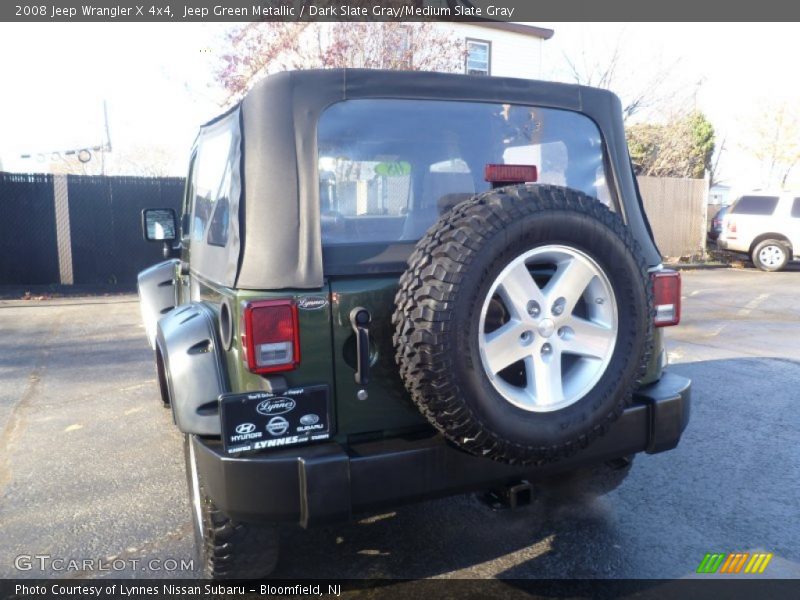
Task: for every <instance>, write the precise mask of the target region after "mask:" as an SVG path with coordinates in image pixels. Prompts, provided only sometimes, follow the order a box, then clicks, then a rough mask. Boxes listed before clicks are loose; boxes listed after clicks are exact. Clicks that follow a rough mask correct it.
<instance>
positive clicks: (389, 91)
mask: <svg viewBox="0 0 800 600" xmlns="http://www.w3.org/2000/svg"><path fill="white" fill-rule="evenodd" d="M143 221H144V229H145V237H146V238H147V239H150V240H165V241H171V240H172V239H174V238H175V237H176V232H177V233H178V234H179V239H178V240H177V242H178V244H177V245H176V246H174V247H169V251H170V252H172V251H175V252H178V251H179V252H180V258H175V259H173V260H168V261H167V262H164V263H161V264H159V265H156V266H154V267H152V268H150V269H148V270H146V271H144V272H142V273H141V274H140V275H139V294H140V297H141V306H142V313H143V317H144V322H145V326H146V329H147V334H148V336H149V339H150V343H151V344H152V345H153V347H154V349H155V360H156V367H157V372H158V380H159V383H160V387H161V399H162V401H163V403H164V404H165V405H167V406H170V407H171V410H172V414H173V417H174V421H175V424H176V425H177V427H178V428H179V429H180V430H181V431H182V432H183V433H185V434H186V435H185V440H186V441H185V454H186V469H187V476H188V480H189V487H190V493H191V498H192V505H193V510H194V523H195V532H196V536H197V546H198V551H199V552H200V554H201V564H202V566H203V568H204V570H205V574H206V575H209V576H212V577H246V578H250V577H259V576H263V575H266V574H268V573H269V572H270V571H271V570H272V569H273V567H274V565H275V562H276V560H277V537H276V534H275V526H274V525H275V523H278V522H286V521H290V522H292V521H293V522H296V523H299V524H300V525H301V526H303V527H311V526H314V525H317V524H324V523H330V522H335V521H340V520H346V519H348V518H350V516H351V515H352V514H353V513H356V512H359V511H366V510H371V509H374V508H377V507H385V506H387V505H393V504H399V503H403V502H409V501H414V500H419V499H422V498H428V497H434V496H443V495H447V494H456V493H461V492H466V491H470V490H483V489H490V488H499V489H505V490H506V491H507V492H508V493H510V494H512V495H513V494H514V493H517V492H519V491H520V490H523V491H526V492H527V493H530V490H529V489H528V486H529V485H531V484H533V485H536V484H537V482H544V483H552V482H553V481H554V480H555V481H557V480H559V479H562V480H563V478H566V477H571V478H574V477H576V476H586V477H593V478H595V479H596V480H597V482H598V484H599V488H600V490H601V491H607V490H608V489H611V488H612V487H614V486H616V485H618V484H619V482H620V481H621V480H622V478H623V477H624V475H625V474H626V473H627V471H628V468H629V465H630V461H631V458H632V456H633V455H634V454H635V453H637V452H641V451H644V452H648V453H654V452H661V451H664V450H669V449H671V448H673V447H675V445H676V444H677V443H678V440H679V438H680V436H681V433H682V431H683V430H684V428H685V427H686V424H687V421H688V418H689V401H690V400H689V388H690V382H689V381H688V380H686V379H684V378H682V377H678V376H676V375H673V374H669V373H667V372H665V371H663V366H664V364H665V362H666V361H665V352H664V345H663V341H662V333H661V329H659V328H660V327H662V326H665V325H675V324H677V323H678V320H679V317H680V278H679V275H678V274H677V273H675V272H672V271H666V270H664V269H663V268H662V266H661V258H660V255H659V253H658V250H657V249H656V246H655V244H654V242H653V237H652V234H651V232H650V229H649V226H648V223H647V220H646V218H645V215H644V213H643V210H642V203H641V201H640V197H639V194H638V190H637V187H636V182H635V179H634V177H633V174H632V171H631V166H630V160H629V157H628V151H627V147H626V145H625V136H624V132H623V127H622V118H621V110H620V103H619V101H618V99H617V98H616V96H614V95H613V94H611V93H609V92H606V91H602V90H597V89H591V88H586V87H579V86H573V85H562V84H556V83H542V82H536V81H525V80H516V79H503V78H480V77H469V76H461V75H444V74H433V73H399V72H381V71H363V70H328V71H305V72H293V73H283V74H279V75H275V76H271V77H269V78H267V79H266V80H264V81H263V82H261V83H260V84H259V85H258V86H257V87H256V88H255V89H253V90H252V91H251V92H250V93H249V94H248V95H247V97H246V98H245V99H244V100H243V101H242V102H241V103H240V104H239V105H237V106H236V107H235V108H233V109H232V110H231V111H229V112H227V113H226V114H224V115H222V116H220V117H219V118H217V119H215V120H214V121H212V122H210V123H208V124H207V125H205V126H204V127H203V128H202V129H201V131H200V134H199V136H198V138H197V142H196V144H195V147H194V150H193V153H192V159H191V167H190V171H189V179H188V182H187V185H186V194H185V198H184V201H183V216H182V219H181V220H180V223H179V224H178V223H176V222H175V217H174V213H173V212H172V211H171V210H168V209H167V210H164V209H154V210H147V211H145V212H144V214H143ZM512 500H513V498H512Z"/></svg>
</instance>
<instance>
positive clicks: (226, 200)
mask: <svg viewBox="0 0 800 600" xmlns="http://www.w3.org/2000/svg"><path fill="white" fill-rule="evenodd" d="M231 142H232V135H231V132H230V131H229V130H220V131H218V132H217V133H216V134H215V135H213V136H207V137H205V138H204V139H203V141H202V143H201V144H200V147H199V148H198V151H197V159H196V164H195V176H194V194H195V200H194V209H193V211H192V224H191V231H192V234H191V237H192V240H194V241H198V242H199V241H203V240H205V241H206V243H208V244H211V245H212V246H224V245H225V244H226V243H227V242H228V221H229V219H230V193H231V173H232V169H233V165H232V164H231V159H230V154H231Z"/></svg>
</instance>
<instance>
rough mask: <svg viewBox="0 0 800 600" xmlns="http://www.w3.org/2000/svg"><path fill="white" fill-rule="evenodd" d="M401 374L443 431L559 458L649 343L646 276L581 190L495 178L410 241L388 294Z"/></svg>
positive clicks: (509, 451)
mask: <svg viewBox="0 0 800 600" xmlns="http://www.w3.org/2000/svg"><path fill="white" fill-rule="evenodd" d="M395 302H396V310H395V313H394V316H393V324H394V325H395V334H394V344H395V348H396V351H397V352H396V360H397V363H398V365H399V367H400V374H401V377H402V379H403V381H404V383H405V385H406V387H407V389H408V390H409V393H410V394H411V397H412V398H413V400H414V402H415V403H416V405H417V406H418V408H419V410H420V411H421V412H422V414H423V415H425V417H426V418H427V419H428V420H429V421H430V422H431V423H432V424H433V425H434V426H435V427H436V428H437V429H438V430H439V431H440V432H441V433H442V434H443V435H444V436H445V437H446V438H447V439H448V440H450V441H451V442H453V443H454V444H456V445H457V446H459V447H460V448H462V449H464V450H466V451H468V452H470V453H473V454H476V455H480V456H487V457H490V458H493V459H495V460H498V461H502V462H506V463H510V464H532V463H543V462H549V461H554V460H558V459H559V458H562V457H564V456H568V455H571V454H573V453H574V452H576V451H577V450H579V449H581V448H584V447H586V446H587V445H588V444H590V443H591V442H592V441H593V440H594V439H595V438H597V437H599V436H601V435H603V434H604V433H605V432H606V431H607V430H608V428H609V426H610V425H611V424H612V422H613V421H614V420H616V419H617V418H618V417H619V415H620V414H621V413H622V411H623V409H624V408H625V407H626V406H627V405H628V404H630V402H631V397H632V394H633V391H634V389H635V388H636V386H637V385H638V381H639V379H640V378H641V377H642V375H643V374H644V372H645V370H646V367H647V364H648V361H649V358H650V354H651V352H652V345H653V341H652V338H653V314H652V310H653V309H652V306H653V303H652V284H651V283H650V279H649V276H648V271H647V266H646V264H645V262H644V260H643V258H642V253H641V252H640V251H639V248H638V245H637V242H636V240H635V239H634V237H633V235H632V234H631V232H630V230H629V229H628V228H627V227H626V226H625V224H624V223H623V221H622V219H621V218H620V217H619V215H617V214H615V213H613V212H611V211H610V210H609V209H608V208H606V207H605V206H604V205H603V204H601V203H600V202H599V201H597V200H596V199H594V198H591V197H589V196H587V195H585V194H583V193H581V192H578V191H575V190H572V189H567V188H563V187H557V186H550V185H526V186H515V187H509V188H501V189H497V190H493V191H490V192H486V193H484V194H481V195H479V196H476V197H474V198H472V199H470V200H467V201H465V202H462V203H460V204H458V205H457V206H455V207H454V208H453V209H452V210H450V211H448V212H447V213H446V214H444V215H443V216H442V217H441V218H440V220H439V221H438V223H436V225H434V226H433V227H432V228H431V229H429V230H428V232H427V233H426V234H425V236H424V237H423V238H422V239H421V240H420V241H419V242H418V244H417V246H416V249H415V251H414V253H413V254H412V256H411V258H410V259H409V267H408V269H407V270H406V272H405V273H404V274H403V276H402V278H401V279H400V289H399V291H398V293H397V296H396V298H395Z"/></svg>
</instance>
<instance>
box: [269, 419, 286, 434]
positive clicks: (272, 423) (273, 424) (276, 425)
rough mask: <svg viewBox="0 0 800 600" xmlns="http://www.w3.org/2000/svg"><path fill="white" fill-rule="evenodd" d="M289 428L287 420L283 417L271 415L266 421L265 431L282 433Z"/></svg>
mask: <svg viewBox="0 0 800 600" xmlns="http://www.w3.org/2000/svg"><path fill="white" fill-rule="evenodd" d="M288 430H289V421H287V420H286V419H284V418H283V417H272V418H271V419H270V420H269V423H267V431H269V432H270V433H271V434H272V435H283V434H284V433H286V432H287V431H288Z"/></svg>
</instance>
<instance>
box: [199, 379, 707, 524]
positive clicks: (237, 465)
mask: <svg viewBox="0 0 800 600" xmlns="http://www.w3.org/2000/svg"><path fill="white" fill-rule="evenodd" d="M690 404H691V382H690V381H689V380H688V379H686V378H684V377H680V376H678V375H673V374H670V373H667V372H665V373H664V375H663V376H662V378H661V380H659V381H658V382H657V383H655V384H652V385H649V386H645V387H643V388H642V389H641V390H639V391H638V392H637V393H636V395H635V401H634V403H633V405H632V406H631V407H629V408H628V409H626V410H625V412H624V413H623V414H622V416H621V417H620V419H619V421H618V422H617V423H615V424H614V426H613V427H612V429H611V431H610V432H609V433H608V434H606V435H605V436H603V437H602V438H600V439H598V440H596V441H595V442H594V443H592V444H591V445H590V446H589V447H588V448H587V449H586V450H584V451H582V452H579V453H578V454H576V455H575V456H573V457H571V458H569V459H564V460H562V461H559V462H557V463H553V464H548V465H544V466H541V467H513V466H510V465H505V464H501V463H498V462H495V461H492V460H489V459H486V458H479V457H475V456H472V455H470V454H467V453H465V452H462V451H461V450H458V449H456V448H454V447H453V446H451V445H450V444H448V443H447V442H446V441H444V439H443V438H442V437H441V436H438V435H431V436H428V437H424V438H422V439H420V438H416V439H406V438H391V439H385V440H379V441H372V442H363V443H358V444H351V445H349V446H347V447H345V446H342V445H340V444H338V443H334V442H331V443H324V444H317V445H313V446H305V447H300V448H293V449H287V450H281V451H277V452H270V453H268V454H267V453H265V454H258V455H254V456H249V457H246V458H232V457H228V456H224V455H223V454H222V448H221V445H220V444H219V442H212V441H207V440H203V439H200V438H197V437H194V436H193V437H192V443H193V444H194V447H195V454H196V457H197V465H198V469H199V470H200V472H201V475H202V478H203V480H204V483H205V487H206V491H207V493H208V495H209V496H210V497H211V499H212V500H213V501H214V503H215V504H216V505H217V506H218V507H219V508H220V509H222V510H223V511H224V512H226V513H227V514H229V515H230V516H231V517H232V518H234V519H237V520H240V521H264V520H271V521H297V522H299V523H300V524H301V525H302V526H304V527H308V526H312V525H318V524H326V523H331V522H337V521H345V520H348V519H349V518H350V516H351V515H352V514H353V513H357V512H361V511H366V510H371V509H376V508H380V507H387V506H392V505H397V504H402V503H407V502H413V501H416V500H422V499H425V498H432V497H437V496H446V495H450V494H456V493H461V492H467V491H472V490H480V489H487V488H490V487H493V486H499V485H503V484H505V483H510V482H513V481H515V480H519V479H527V480H529V481H535V480H536V479H537V478H538V477H542V476H545V475H551V474H553V473H558V472H560V471H568V470H572V469H575V468H578V467H581V466H585V465H589V464H593V463H600V462H604V461H607V460H612V459H615V458H619V457H621V456H626V455H629V454H635V453H637V452H647V453H649V454H653V453H656V452H664V451H665V450H670V449H672V448H674V447H675V446H676V445H677V444H678V441H679V440H680V437H681V434H682V433H683V430H684V429H685V428H686V425H687V423H688V422H689V412H690Z"/></svg>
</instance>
